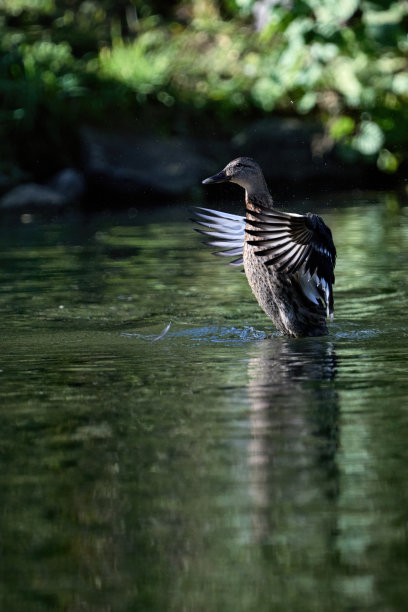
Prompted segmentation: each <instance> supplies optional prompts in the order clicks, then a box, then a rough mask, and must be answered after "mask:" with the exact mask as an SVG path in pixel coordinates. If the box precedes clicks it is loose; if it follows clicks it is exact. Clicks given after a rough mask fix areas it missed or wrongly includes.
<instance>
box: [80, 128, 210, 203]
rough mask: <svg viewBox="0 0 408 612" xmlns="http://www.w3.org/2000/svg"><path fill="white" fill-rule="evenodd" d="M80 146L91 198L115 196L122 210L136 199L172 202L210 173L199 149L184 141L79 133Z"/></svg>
mask: <svg viewBox="0 0 408 612" xmlns="http://www.w3.org/2000/svg"><path fill="white" fill-rule="evenodd" d="M81 142H82V155H83V165H84V169H85V173H86V176H87V179H88V184H89V188H90V190H91V192H93V194H94V196H97V195H100V196H101V197H104V198H107V197H112V196H115V195H117V196H119V197H120V198H121V200H120V202H121V203H124V204H128V203H129V201H131V200H133V201H134V199H135V198H142V199H144V198H149V199H151V198H152V197H157V198H162V199H165V198H171V199H174V198H175V197H180V196H184V195H188V194H191V193H192V192H193V191H194V190H195V189H197V188H198V187H199V185H200V183H201V180H202V178H203V177H205V176H206V173H207V172H211V170H212V168H213V163H212V161H211V158H209V157H208V156H207V155H206V154H205V153H203V152H202V151H201V150H200V146H199V143H198V142H195V141H193V140H192V139H191V140H190V139H188V138H181V137H175V138H171V139H170V138H158V137H153V138H152V137H145V136H140V135H138V134H135V133H133V134H132V133H130V132H129V133H123V132H122V133H118V132H113V133H108V132H102V131H97V130H95V129H90V128H83V129H82V132H81ZM116 201H117V200H116Z"/></svg>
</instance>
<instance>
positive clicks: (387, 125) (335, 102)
mask: <svg viewBox="0 0 408 612" xmlns="http://www.w3.org/2000/svg"><path fill="white" fill-rule="evenodd" d="M0 9H1V16H0V48H1V61H0V100H1V106H0V131H1V133H0V136H1V144H0V155H1V157H0V170H1V171H2V173H3V178H4V177H5V176H7V177H8V178H10V177H11V178H14V179H16V180H18V179H19V178H21V177H22V176H24V175H26V174H27V173H30V174H35V175H36V176H39V177H41V176H46V175H49V174H50V173H51V172H53V171H54V170H56V169H57V168H59V167H61V166H63V165H66V164H74V165H75V163H76V161H77V156H78V143H77V133H78V132H77V129H76V128H78V127H79V126H80V125H81V124H83V123H96V124H98V123H100V124H103V125H105V126H106V125H107V123H109V125H110V126H111V127H114V126H115V125H119V124H123V122H125V123H126V122H132V124H136V125H137V126H139V128H140V130H144V131H148V132H151V133H154V131H160V132H163V131H164V132H167V133H174V132H175V133H183V132H188V133H197V134H200V132H202V131H203V130H208V127H209V126H210V125H211V127H212V130H213V131H214V132H217V131H218V132H222V133H224V134H228V133H232V132H233V130H234V126H236V125H237V124H238V123H241V122H242V121H247V120H249V119H251V118H255V117H259V116H265V115H267V114H270V113H274V114H275V115H276V114H280V115H285V116H302V117H306V116H308V117H311V118H313V119H314V120H318V121H320V122H322V123H323V124H324V125H325V126H326V132H327V147H329V148H330V147H331V146H332V145H333V144H334V143H338V145H339V146H340V150H341V153H342V154H343V155H344V157H345V158H347V159H349V160H350V161H356V160H357V159H360V160H367V161H368V162H371V163H376V164H377V166H378V167H379V168H380V169H381V170H383V171H384V172H387V173H402V172H403V171H404V166H405V165H406V162H407V153H406V146H405V143H406V140H407V136H408V107H407V98H408V62H407V51H408V37H407V25H408V5H407V3H406V2H404V1H401V0H397V1H395V2H389V1H386V0H370V1H364V0H281V1H279V0H258V1H255V0H219V1H218V2H215V1H214V2H210V1H208V0H190V1H183V0H177V1H175V0H173V1H170V0H153V1H146V0H133V1H125V0H118V1H115V0H0Z"/></svg>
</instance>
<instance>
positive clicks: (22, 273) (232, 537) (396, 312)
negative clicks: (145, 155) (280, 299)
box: [0, 194, 408, 612]
mask: <svg viewBox="0 0 408 612" xmlns="http://www.w3.org/2000/svg"><path fill="white" fill-rule="evenodd" d="M296 209H297V210H299V209H300V204H296ZM309 209H310V210H313V211H315V212H318V211H320V212H321V213H322V214H323V216H324V218H325V220H326V222H327V223H328V224H329V225H330V226H331V227H332V230H333V233H334V236H335V241H336V246H337V249H338V265H337V268H336V272H337V274H336V277H337V281H336V286H335V289H336V291H335V307H336V314H335V320H334V322H333V324H332V325H331V326H330V335H329V336H327V337H324V338H308V339H299V340H293V339H287V338H284V337H281V336H279V335H278V334H277V333H276V332H274V331H273V328H272V325H271V324H270V322H269V320H268V319H267V318H265V316H264V315H263V313H262V312H261V311H260V310H259V308H258V306H257V304H256V302H255V301H254V298H253V296H252V294H251V292H250V290H249V288H248V286H247V284H246V281H245V277H244V275H242V274H240V273H239V271H237V270H233V269H231V268H228V267H226V266H225V265H224V264H223V262H222V261H221V260H219V259H216V258H213V257H212V256H211V255H210V253H209V251H208V250H207V249H206V248H205V247H202V246H201V245H200V244H199V242H200V239H199V237H198V236H197V235H196V234H195V233H194V232H192V231H191V227H190V225H189V223H188V222H187V221H185V217H186V216H187V212H186V210H184V209H174V210H173V209H165V210H162V211H160V212H158V213H154V212H151V213H145V214H143V215H141V214H140V215H137V216H134V213H132V215H130V216H117V217H115V216H110V217H109V216H100V217H94V218H91V219H73V220H61V219H60V220H54V221H53V222H46V221H40V220H37V219H34V220H33V222H32V223H17V224H11V223H6V222H4V223H3V224H2V227H1V228H0V259H1V262H0V276H1V279H0V281H1V282H0V312H1V318H0V325H1V328H2V329H1V344H2V351H1V353H2V356H1V360H0V370H1V372H0V397H1V403H0V419H1V422H0V466H1V470H0V474H1V476H0V479H1V487H0V491H1V492H0V501H1V503H0V509H1V510H0V512H1V515H0V516H1V528H0V542H1V549H0V550H1V579H0V601H1V606H0V607H1V609H2V610H7V612H14V611H18V612H20V611H21V610H24V611H25V612H31V611H56V610H64V611H65V610H67V611H76V610H78V611H79V610H88V611H95V612H105V611H106V612H107V611H120V612H122V611H136V610H137V611H145V610H149V611H150V610H152V611H156V610H157V611H159V610H160V611H163V610H166V611H167V610H168V611H177V612H180V611H182V612H190V611H194V612H201V611H203V612H204V611H205V612H215V611H217V612H218V611H219V610H222V611H223V612H224V611H225V612H229V611H234V612H244V611H245V612H247V611H248V612H249V611H251V612H252V611H253V610H257V611H258V612H264V611H265V612H266V611H268V612H269V611H275V610H277V611H280V610H285V611H287V610H290V611H294V612H298V611H299V612H305V611H309V610H310V611H313V612H314V611H322V612H323V611H324V612H326V611H327V610H329V609H332V610H336V611H337V610H339V611H343V610H345V611H350V610H359V611H360V610H370V611H371V610H381V611H383V610H387V611H391V610H405V609H406V601H407V598H408V582H407V581H406V579H405V575H406V572H407V569H408V537H407V531H408V530H407V525H408V510H407V508H408V489H407V486H406V468H407V465H408V445H407V442H406V441H407V438H408V400H407V395H408V377H407V357H408V324H407V322H406V311H407V308H408V293H407V292H408V281H407V278H408V207H406V206H405V203H404V202H403V201H399V200H398V199H397V198H396V196H394V195H392V194H384V195H375V194H374V195H372V196H364V197H362V196H358V195H353V194H351V195H350V194H347V197H346V196H345V197H339V198H337V199H331V201H330V204H329V206H327V205H324V204H323V202H319V201H315V202H308V203H307V205H306V207H305V209H304V210H309ZM23 220H25V221H27V220H30V219H27V218H24V219H23ZM170 322H171V326H170V328H169V329H168V331H167V333H166V334H165V335H164V336H163V337H162V338H161V339H158V340H156V341H153V340H154V339H155V338H157V337H158V336H159V335H160V334H161V332H163V331H164V330H165V328H166V327H167V326H168V324H169V323H170ZM265 332H268V334H269V336H270V337H269V338H267V339H265Z"/></svg>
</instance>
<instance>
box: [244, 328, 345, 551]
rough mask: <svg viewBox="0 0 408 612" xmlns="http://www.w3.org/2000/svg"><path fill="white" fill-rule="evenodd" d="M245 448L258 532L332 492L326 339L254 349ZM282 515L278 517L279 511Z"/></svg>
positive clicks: (332, 406) (330, 368) (332, 363)
mask: <svg viewBox="0 0 408 612" xmlns="http://www.w3.org/2000/svg"><path fill="white" fill-rule="evenodd" d="M248 371H249V383H248V395H249V400H250V405H251V412H250V426H251V440H250V443H249V448H248V453H249V455H248V461H249V471H250V483H251V496H252V501H253V508H254V509H255V512H254V516H253V519H254V525H253V526H254V530H255V534H256V538H257V539H258V538H260V539H264V538H265V536H267V534H270V533H271V527H272V525H271V518H272V517H273V520H272V523H273V524H274V525H275V526H276V522H277V521H279V522H281V520H282V519H283V523H284V522H285V519H284V517H283V515H282V513H283V514H284V508H285V507H286V508H287V510H289V507H290V512H291V514H292V516H293V510H294V509H295V514H296V513H297V512H299V514H300V515H302V514H304V512H307V511H306V510H305V509H306V508H307V507H309V508H310V504H313V505H314V504H317V505H319V504H320V505H322V504H323V505H324V504H327V503H330V499H333V498H336V496H337V491H338V475H337V464H336V452H337V448H338V411H339V408H338V396H337V392H336V391H335V389H333V383H332V381H333V379H334V378H335V376H336V356H335V351H334V347H333V344H332V343H330V342H328V341H327V339H320V338H319V339H310V340H309V339H307V340H291V339H285V338H279V337H278V338H276V337H275V338H273V339H271V340H265V341H263V342H260V343H258V344H256V345H254V347H253V352H252V356H251V358H250V361H249V366H248ZM278 514H279V515H280V516H277V515H278Z"/></svg>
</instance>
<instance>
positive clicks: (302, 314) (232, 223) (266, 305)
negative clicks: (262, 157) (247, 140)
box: [194, 157, 336, 337]
mask: <svg viewBox="0 0 408 612" xmlns="http://www.w3.org/2000/svg"><path fill="white" fill-rule="evenodd" d="M224 182H231V183H237V184H238V185H240V186H241V187H243V188H244V189H245V205H246V215H245V217H241V216H238V215H232V214H229V213H223V212H218V211H215V210H210V209H207V208H199V209H198V211H197V212H196V213H195V215H196V218H195V219H194V221H195V222H196V223H198V224H199V225H200V226H202V227H204V228H205V229H197V231H198V232H200V233H202V234H205V235H206V236H209V237H210V238H211V240H210V241H208V242H205V244H208V245H210V246H213V247H219V248H221V249H225V250H221V251H217V252H216V253H214V255H221V256H226V257H228V256H231V257H236V256H237V255H238V258H237V259H235V260H234V261H231V262H230V265H233V266H241V265H243V266H244V271H245V274H246V276H247V279H248V282H249V284H250V286H251V289H252V291H253V293H254V295H255V297H256V299H257V300H258V303H259V305H260V306H261V308H262V309H263V310H264V312H265V313H266V314H267V315H268V317H269V318H270V319H271V320H272V321H273V323H274V324H275V325H276V327H277V328H278V329H279V330H280V331H282V332H283V333H284V334H287V335H289V336H294V337H300V336H323V335H325V334H327V333H328V330H327V325H326V317H330V318H333V290H332V286H333V284H334V266H335V262H336V249H335V246H334V244H333V239H332V234H331V231H330V229H329V228H328V227H327V225H325V224H324V222H323V220H322V219H321V218H320V217H319V216H318V215H314V214H312V213H306V214H305V215H298V214H295V213H287V212H282V211H280V210H277V209H275V208H274V207H273V200H272V197H271V195H270V193H269V191H268V187H267V185H266V182H265V179H264V176H263V174H262V170H261V168H260V167H259V165H258V164H257V163H256V162H255V161H254V160H252V159H250V158H249V157H238V158H237V159H234V160H233V161H231V162H230V163H229V164H228V165H227V166H225V168H224V169H223V170H221V172H219V173H218V174H215V175H214V176H211V177H210V178H207V179H205V180H204V181H203V184H205V185H207V184H209V183H224Z"/></svg>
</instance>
